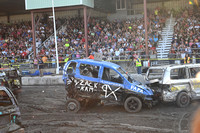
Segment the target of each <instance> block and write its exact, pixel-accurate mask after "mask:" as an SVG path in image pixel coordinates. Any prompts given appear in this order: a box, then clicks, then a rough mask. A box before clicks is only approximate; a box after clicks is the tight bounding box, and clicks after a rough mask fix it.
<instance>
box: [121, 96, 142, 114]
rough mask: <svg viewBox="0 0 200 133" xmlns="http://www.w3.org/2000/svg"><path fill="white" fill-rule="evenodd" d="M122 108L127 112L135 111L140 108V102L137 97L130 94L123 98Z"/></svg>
mask: <svg viewBox="0 0 200 133" xmlns="http://www.w3.org/2000/svg"><path fill="white" fill-rule="evenodd" d="M124 108H125V110H126V111H127V112H129V113H137V112H139V111H140V110H141V108H142V102H141V100H140V99H139V98H137V97H134V96H131V97H128V98H127V99H126V100H125V102H124Z"/></svg>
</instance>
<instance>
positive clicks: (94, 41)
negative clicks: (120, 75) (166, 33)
mask: <svg viewBox="0 0 200 133" xmlns="http://www.w3.org/2000/svg"><path fill="white" fill-rule="evenodd" d="M148 16H149V18H148V37H149V38H148V48H149V51H150V52H149V54H150V55H153V54H154V55H156V50H155V48H156V46H157V43H158V40H159V39H161V36H160V34H161V31H162V28H163V27H164V25H165V20H166V18H167V17H168V14H167V12H166V11H163V10H161V9H159V8H157V9H155V11H153V12H151V13H149V15H148ZM66 24H67V26H66V29H65V30H64V31H61V32H59V33H58V34H57V40H58V52H59V53H63V55H65V54H66V55H71V58H81V56H82V55H85V48H86V46H85V35H84V24H83V18H68V19H67V20H66ZM144 36H145V27H144V18H134V19H131V20H121V21H120V20H114V21H108V20H107V19H106V18H92V17H91V18H90V19H89V20H88V43H89V53H90V54H94V52H98V53H102V55H103V57H107V58H106V59H115V58H117V57H119V56H124V57H128V58H129V57H130V55H131V54H130V53H131V52H133V51H134V52H139V53H140V54H141V55H146V53H145V39H144V38H145V37H144ZM49 46H50V47H49ZM39 54H40V55H43V54H46V55H47V56H49V57H53V55H55V45H54V41H51V40H49V41H48V42H46V43H45V45H44V47H43V48H42V50H40V52H39ZM108 57H109V58H108Z"/></svg>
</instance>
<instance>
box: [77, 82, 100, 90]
mask: <svg viewBox="0 0 200 133" xmlns="http://www.w3.org/2000/svg"><path fill="white" fill-rule="evenodd" d="M74 83H75V86H76V87H77V88H78V89H80V91H87V92H94V89H97V84H98V83H92V82H89V81H84V80H76V79H75V80H74Z"/></svg>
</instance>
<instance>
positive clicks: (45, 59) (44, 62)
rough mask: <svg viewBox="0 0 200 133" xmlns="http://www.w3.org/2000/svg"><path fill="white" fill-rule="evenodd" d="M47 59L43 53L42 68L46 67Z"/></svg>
mask: <svg viewBox="0 0 200 133" xmlns="http://www.w3.org/2000/svg"><path fill="white" fill-rule="evenodd" d="M47 60H48V58H47V56H46V55H44V56H43V57H42V62H43V65H44V68H46V67H47Z"/></svg>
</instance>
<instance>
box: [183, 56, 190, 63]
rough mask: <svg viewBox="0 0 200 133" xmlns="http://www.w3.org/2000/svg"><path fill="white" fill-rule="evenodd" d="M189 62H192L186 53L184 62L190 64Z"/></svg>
mask: <svg viewBox="0 0 200 133" xmlns="http://www.w3.org/2000/svg"><path fill="white" fill-rule="evenodd" d="M189 63H190V57H189V56H188V54H186V55H185V57H184V64H189Z"/></svg>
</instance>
